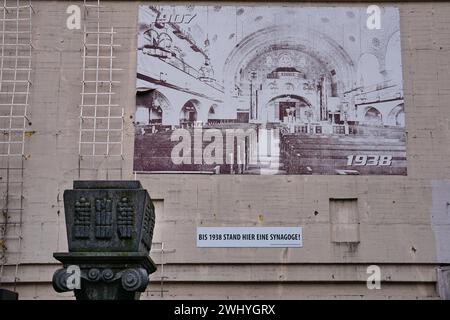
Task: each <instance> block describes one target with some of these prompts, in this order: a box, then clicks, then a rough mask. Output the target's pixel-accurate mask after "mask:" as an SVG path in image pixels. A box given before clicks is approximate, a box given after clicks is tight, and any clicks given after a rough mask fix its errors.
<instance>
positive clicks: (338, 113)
mask: <svg viewBox="0 0 450 320" xmlns="http://www.w3.org/2000/svg"><path fill="white" fill-rule="evenodd" d="M134 123H135V147H134V170H135V172H158V173H160V172H167V173H170V172H177V173H181V172H184V173H213V174H257V175H258V174H270V175H272V174H326V175H336V174H338V175H348V174H351V175H358V174H360V175H406V173H407V169H406V167H407V162H406V141H405V107H404V100H403V85H402V64H401V43H400V24H399V12H398V9H397V8H395V7H390V6H384V7H378V6H369V7H368V6H355V7H301V6H294V5H292V6H281V5H266V4H261V5H251V6H250V5H245V4H242V5H239V4H233V5H228V6H213V5H200V6H197V5H181V4H178V5H158V3H147V4H145V5H141V6H140V7H139V20H138V42H137V80H136V112H135V115H134Z"/></svg>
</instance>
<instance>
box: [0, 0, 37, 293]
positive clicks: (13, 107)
mask: <svg viewBox="0 0 450 320" xmlns="http://www.w3.org/2000/svg"><path fill="white" fill-rule="evenodd" d="M32 14H33V7H32V6H31V1H20V0H3V1H2V3H0V51H1V53H0V209H1V217H0V283H2V281H3V280H4V278H3V277H4V269H5V266H13V267H14V279H8V280H9V281H8V282H11V280H12V281H13V282H14V285H16V283H17V280H19V279H18V277H17V274H18V269H19V265H20V262H21V248H22V222H23V219H22V218H23V201H24V180H23V178H24V162H25V161H26V159H27V155H26V153H25V144H26V138H27V136H29V135H30V134H31V129H30V126H31V121H30V119H29V109H28V108H29V96H30V87H31V81H30V75H31V55H32V49H33V47H32V35H31V30H32V28H31V22H32Z"/></svg>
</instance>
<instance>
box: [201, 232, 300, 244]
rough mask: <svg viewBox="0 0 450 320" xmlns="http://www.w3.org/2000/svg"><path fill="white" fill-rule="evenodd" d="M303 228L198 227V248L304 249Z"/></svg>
mask: <svg viewBox="0 0 450 320" xmlns="http://www.w3.org/2000/svg"><path fill="white" fill-rule="evenodd" d="M302 246H303V235H302V228H301V227H198V228H197V247H198V248H277V247H278V248H286V247H296V248H299V247H302Z"/></svg>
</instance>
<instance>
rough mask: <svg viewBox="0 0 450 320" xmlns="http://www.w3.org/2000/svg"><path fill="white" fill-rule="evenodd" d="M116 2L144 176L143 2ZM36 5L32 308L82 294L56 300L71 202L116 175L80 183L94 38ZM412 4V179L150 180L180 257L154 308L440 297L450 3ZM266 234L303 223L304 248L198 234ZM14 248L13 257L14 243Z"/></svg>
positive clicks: (164, 230)
mask: <svg viewBox="0 0 450 320" xmlns="http://www.w3.org/2000/svg"><path fill="white" fill-rule="evenodd" d="M102 2H103V5H104V6H105V8H104V9H103V10H102V17H103V18H102V24H103V25H104V26H105V27H108V26H111V25H112V26H114V28H115V29H116V31H117V32H118V33H117V37H116V40H117V43H118V44H121V47H120V48H118V50H117V52H116V56H117V57H118V58H117V59H116V61H117V63H118V66H119V67H120V68H122V69H123V71H122V72H120V73H118V74H117V78H118V79H120V81H121V85H120V86H119V87H117V88H116V92H118V93H117V94H116V99H117V102H118V103H119V104H120V105H121V106H123V107H124V108H125V112H126V114H125V137H124V139H125V141H124V150H125V159H124V161H123V162H122V165H123V173H124V176H123V178H124V179H133V175H132V160H133V140H134V129H133V124H132V119H131V118H130V116H132V115H133V114H134V108H135V107H134V99H135V98H134V92H135V74H136V53H135V46H136V21H137V6H138V3H137V2H126V3H125V2H122V1H113V2H106V1H105V2H104V1H102ZM33 4H34V8H35V11H36V14H35V15H34V17H33V30H34V31H33V39H34V41H33V45H34V48H35V49H34V53H33V69H34V70H33V75H32V77H33V79H32V80H33V87H32V94H31V107H30V112H31V119H32V122H33V125H32V130H35V131H36V133H35V134H34V135H32V136H31V137H30V138H29V140H28V143H27V146H26V150H27V154H29V155H30V157H29V158H28V160H26V164H25V165H26V169H25V211H24V217H23V218H24V226H23V244H22V256H21V261H22V265H21V266H20V267H19V274H18V278H19V282H18V284H17V290H18V291H19V292H20V298H24V299H45V298H62V297H70V294H68V295H62V296H56V294H55V293H54V292H53V289H52V287H51V283H50V281H51V274H52V272H53V271H54V270H55V269H56V268H57V267H58V266H57V265H55V264H54V263H55V261H54V260H53V258H52V253H53V252H55V251H66V250H67V243H66V234H65V223H64V213H63V203H62V193H63V191H64V190H65V189H68V188H70V187H71V185H72V181H73V180H75V179H79V178H81V179H93V178H98V179H104V178H105V177H106V175H107V171H108V174H111V172H113V173H114V171H113V170H112V169H111V168H113V167H116V166H115V164H111V163H107V162H105V161H103V162H101V163H98V164H96V168H97V169H98V170H92V171H83V172H82V173H81V176H80V177H79V175H78V132H79V107H78V105H79V104H80V99H81V98H80V92H81V83H80V81H81V61H82V59H81V48H82V32H81V31H80V30H75V31H73V30H68V29H67V28H66V27H65V26H66V18H67V16H68V15H67V14H66V13H65V11H66V8H67V6H68V5H69V2H64V1H34V2H33ZM70 4H73V1H71V2H70ZM79 4H80V5H82V2H79ZM347 5H348V4H347ZM355 5H365V4H355ZM398 6H399V8H400V16H401V21H400V25H401V41H402V43H401V45H402V60H403V78H404V93H405V106H406V107H405V108H406V130H407V134H408V136H407V158H408V176H406V177H399V176H396V177H389V176H378V177H375V176H371V177H367V176H347V177H344V176H272V177H270V176H245V177H241V176H238V175H234V176H205V175H202V176H200V175H165V176H164V175H139V176H138V179H139V180H141V182H142V184H143V187H144V188H145V189H147V190H148V192H149V194H150V195H151V197H152V199H154V201H155V207H156V217H157V225H156V228H155V234H154V239H153V241H154V242H164V248H165V250H166V251H165V253H164V254H161V253H160V252H159V251H157V250H155V251H154V252H155V253H154V254H153V253H152V257H154V258H155V260H156V263H157V264H159V263H162V262H164V263H165V265H164V270H165V274H164V277H168V278H165V279H164V284H163V285H162V286H161V284H160V282H159V278H158V277H160V276H163V275H162V274H160V273H159V271H158V273H155V275H154V277H153V278H152V281H153V282H152V283H151V284H150V285H149V287H148V289H147V290H148V291H147V292H146V293H145V294H143V297H142V298H143V299H145V298H146V297H148V298H151V299H155V298H242V297H245V298H253V297H255V298H314V297H323V298H335V297H338V298H348V297H352V298H393V297H395V298H416V297H419V298H437V297H438V292H437V290H436V267H437V266H439V265H441V264H445V263H450V261H449V260H448V252H446V251H445V250H444V249H445V247H443V244H445V243H450V241H449V240H450V235H449V233H448V232H446V231H445V230H446V228H447V227H446V226H445V225H447V221H446V220H445V219H437V220H434V219H432V218H431V217H432V215H433V216H442V217H444V216H445V212H443V211H442V210H444V209H443V208H447V210H448V207H445V206H444V205H443V203H444V202H448V201H449V200H450V199H449V198H448V193H445V192H443V191H436V190H446V188H447V187H446V183H447V182H442V181H443V180H444V181H448V180H449V179H450V161H448V159H449V158H450V108H449V105H448V104H449V101H450V36H449V35H450V20H449V19H448V17H449V16H450V3H428V2H426V3H405V4H398ZM108 169H109V170H108ZM114 178H117V176H113V177H112V179H114ZM436 188H437V189H436ZM442 188H444V189H442ZM436 192H438V194H436ZM330 198H357V199H358V212H359V222H360V226H359V241H360V242H359V244H358V245H357V246H356V247H353V246H347V245H345V244H341V243H333V242H332V241H331V227H330V214H329V206H330V205H329V199H330ZM435 201H436V203H435ZM434 208H436V209H434ZM435 210H437V211H435ZM315 212H317V214H315ZM433 212H434V213H433ZM252 225H254V226H291V225H300V226H302V227H303V232H304V247H303V248H300V249H292V248H290V249H246V248H242V249H206V248H196V242H195V230H196V227H197V226H252ZM441 230H442V232H441ZM10 245H11V248H12V249H13V246H14V243H13V242H10ZM12 249H11V250H12ZM154 249H156V248H154ZM230 264H232V266H230ZM370 264H378V265H379V266H380V267H381V271H382V279H384V280H385V281H383V282H382V289H381V290H368V289H367V287H366V282H365V281H366V279H367V274H366V273H365V271H366V267H367V266H368V265H370ZM159 269H161V268H159ZM231 270H233V271H234V272H233V273H231V272H230V271H231ZM4 273H5V274H4V278H3V281H4V282H6V283H10V284H9V285H8V284H6V287H7V288H12V287H13V275H14V267H13V266H11V267H7V268H5V272H4ZM342 281H345V282H342ZM244 282H245V285H244V284H243V283H244ZM4 284H5V283H4Z"/></svg>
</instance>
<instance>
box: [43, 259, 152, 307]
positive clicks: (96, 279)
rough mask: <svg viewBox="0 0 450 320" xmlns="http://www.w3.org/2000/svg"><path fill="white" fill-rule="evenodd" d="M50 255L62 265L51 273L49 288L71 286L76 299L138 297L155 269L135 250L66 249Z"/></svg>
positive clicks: (61, 289) (57, 289)
mask: <svg viewBox="0 0 450 320" xmlns="http://www.w3.org/2000/svg"><path fill="white" fill-rule="evenodd" d="M53 257H54V258H55V259H57V260H59V261H60V262H62V263H63V266H64V268H62V269H58V270H57V271H56V272H55V273H54V275H53V280H52V283H53V288H54V289H55V290H56V291H57V292H67V291H71V290H74V292H75V297H76V299H77V300H138V299H139V297H140V294H141V292H144V291H145V288H146V287H147V284H148V277H149V275H150V274H151V273H153V272H155V271H156V266H155V263H154V262H153V261H152V259H151V258H150V257H149V256H148V255H147V254H145V253H139V252H69V253H54V254H53ZM71 266H74V267H71ZM68 268H69V269H68ZM74 270H79V271H80V274H79V275H77V274H76V272H75V271H74ZM78 276H79V279H76V277H78ZM77 281H79V282H78V283H77ZM76 287H78V289H77V288H76Z"/></svg>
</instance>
